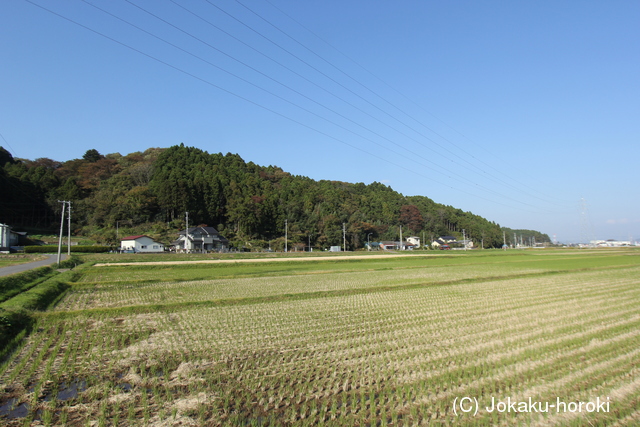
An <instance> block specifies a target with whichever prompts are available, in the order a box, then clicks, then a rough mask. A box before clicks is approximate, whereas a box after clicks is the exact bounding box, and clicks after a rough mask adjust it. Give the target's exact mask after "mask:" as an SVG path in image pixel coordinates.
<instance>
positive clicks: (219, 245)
mask: <svg viewBox="0 0 640 427" xmlns="http://www.w3.org/2000/svg"><path fill="white" fill-rule="evenodd" d="M172 245H173V246H174V247H175V249H176V251H178V252H207V251H226V250H227V249H229V241H228V240H227V239H225V238H224V237H222V236H221V235H220V233H218V230H216V229H215V228H213V227H208V226H198V227H189V229H188V230H184V231H181V232H180V234H179V237H178V240H176V241H175V242H173V243H172Z"/></svg>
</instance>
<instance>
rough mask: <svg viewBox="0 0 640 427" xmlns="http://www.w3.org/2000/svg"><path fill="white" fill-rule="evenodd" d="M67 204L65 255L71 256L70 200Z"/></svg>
mask: <svg viewBox="0 0 640 427" xmlns="http://www.w3.org/2000/svg"><path fill="white" fill-rule="evenodd" d="M67 203H68V204H69V211H68V212H67V228H68V230H67V232H68V235H67V256H68V257H71V202H70V201H68V202H67Z"/></svg>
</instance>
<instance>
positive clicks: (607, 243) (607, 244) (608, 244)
mask: <svg viewBox="0 0 640 427" xmlns="http://www.w3.org/2000/svg"><path fill="white" fill-rule="evenodd" d="M590 246H596V247H599V248H620V247H623V246H638V242H634V241H631V240H614V239H609V240H592V241H591V245H590Z"/></svg>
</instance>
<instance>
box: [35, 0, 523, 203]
mask: <svg viewBox="0 0 640 427" xmlns="http://www.w3.org/2000/svg"><path fill="white" fill-rule="evenodd" d="M25 1H27V2H28V3H30V4H33V5H34V6H37V7H39V8H41V9H43V10H45V11H47V12H50V13H52V14H54V15H56V16H58V17H60V18H62V19H65V20H67V21H69V22H71V23H74V24H76V25H78V26H80V27H82V28H85V29H87V30H89V31H91V32H93V33H95V34H98V35H100V36H102V37H105V38H107V39H109V40H111V41H113V42H115V43H118V44H120V45H122V46H124V47H127V48H128V49H131V50H133V51H135V52H137V53H139V54H142V55H144V56H146V57H148V58H150V59H152V60H154V61H157V62H159V63H161V64H163V65H165V66H168V67H170V68H172V69H174V70H176V71H179V72H181V73H184V74H185V75H188V76H190V77H192V78H195V79H197V80H199V81H201V82H204V83H206V84H208V85H210V86H212V87H214V88H217V89H218V90H221V91H223V92H225V93H228V94H230V95H232V96H235V97H237V98H239V99H242V100H244V101H246V102H249V103H251V104H253V105H255V106H258V107H260V108H262V109H265V110H267V111H269V112H271V113H273V114H276V115H278V116H280V117H283V118H285V119H287V120H290V121H292V122H294V123H297V124H298V125H301V126H303V127H306V128H308V129H310V130H313V131H315V132H317V133H319V134H321V135H323V136H326V137H328V138H330V139H333V140H335V141H338V142H340V143H343V144H345V145H347V146H349V147H351V148H354V149H356V150H359V151H361V152H364V153H366V154H368V155H370V156H372V157H375V158H378V159H380V160H382V161H384V162H386V163H389V164H391V165H393V166H396V167H398V168H401V169H404V170H407V171H410V172H412V173H415V174H417V175H418V176H421V177H423V178H426V179H428V180H430V181H433V182H436V183H438V184H440V185H443V186H445V187H448V188H451V189H454V190H457V191H460V192H462V193H465V194H468V195H472V196H475V197H479V198H481V199H484V200H488V201H490V202H492V203H498V202H495V201H492V200H490V199H487V198H484V197H481V196H479V195H477V194H473V193H468V192H466V191H464V190H461V189H458V188H455V187H453V186H451V185H448V184H445V183H443V182H440V181H438V180H436V179H433V178H432V177H429V176H426V175H424V174H421V173H419V172H416V171H413V170H411V169H409V168H407V167H405V166H402V165H398V164H396V163H394V162H391V161H390V160H389V159H386V158H383V157H380V156H378V155H376V154H373V153H371V152H369V151H367V150H364V149H362V148H360V147H357V146H355V145H353V144H350V143H348V142H346V141H344V140H343V139H340V138H337V137H335V136H332V135H330V134H328V133H327V132H325V131H322V130H320V129H317V128H314V127H313V126H310V125H308V124H305V123H303V122H301V121H300V120H296V119H294V118H292V117H290V116H287V115H285V114H283V113H280V112H278V111H275V110H274V109H273V108H270V107H267V106H265V105H263V104H260V103H258V102H255V101H253V100H251V99H249V98H247V97H244V96H241V95H239V94H237V93H234V92H232V91H230V90H228V89H226V88H224V87H221V86H220V85H217V84H214V83H212V82H211V81H209V80H207V79H204V78H202V77H199V76H197V75H195V74H193V73H191V72H189V71H186V70H184V69H182V68H180V67H177V66H175V65H172V64H170V63H168V62H167V61H164V60H162V59H159V58H157V57H155V56H153V55H150V54H148V53H145V52H144V51H142V50H140V49H137V48H135V47H133V46H130V45H128V44H126V43H124V42H121V41H119V40H117V39H114V38H113V37H110V36H108V35H106V34H104V33H101V32H99V31H96V30H94V29H92V28H90V27H88V26H86V25H84V24H81V23H79V22H77V21H74V20H72V19H70V18H67V17H65V16H63V15H61V14H59V13H56V12H54V11H52V10H50V9H48V8H46V7H43V6H41V5H39V4H36V3H34V2H33V1H31V0H25ZM127 1H128V0H127ZM128 3H130V4H132V5H134V6H136V7H138V8H140V7H139V6H137V5H135V4H133V3H132V2H130V1H128ZM88 4H90V3H88ZM92 6H93V5H92ZM143 10H144V9H143ZM112 16H114V15H112ZM118 19H120V18H118ZM159 19H161V18H159ZM161 20H162V19H161ZM163 21H164V22H166V23H167V24H169V25H171V26H173V27H174V28H176V29H179V28H178V27H176V26H174V25H173V24H170V23H169V22H167V21H166V20H163ZM125 22H126V21H125ZM137 28H139V27H137ZM179 30H180V31H182V32H185V31H184V30H181V29H179ZM143 31H145V30H143ZM145 32H146V31H145ZM147 33H148V32H147ZM185 33H187V32H185ZM148 34H150V33H148ZM187 34H188V33H187ZM154 37H157V36H154ZM161 40H162V39H161ZM165 42H166V41H165ZM167 43H169V42H167ZM204 43H205V44H207V45H208V46H209V47H211V48H213V49H216V50H217V51H220V50H219V49H217V48H215V47H214V46H211V45H210V44H208V43H206V42H204ZM169 44H171V43H169ZM171 45H172V46H174V47H176V48H178V49H180V50H182V51H183V52H186V53H189V52H187V51H186V50H184V49H182V48H179V47H177V46H176V45H174V44H171ZM189 54H191V53H189ZM191 55H193V54H191ZM193 56H196V57H198V56H197V55H193ZM198 58H199V59H201V60H204V59H202V58H200V57H198ZM233 59H234V60H235V58H233ZM204 61H205V62H207V63H209V64H210V65H212V66H216V65H215V64H213V63H210V62H209V61H206V60H204ZM216 67H217V66H216ZM217 68H220V67H217ZM250 68H251V69H253V70H254V71H256V72H259V73H261V72H260V71H259V70H256V69H255V68H253V67H250ZM223 71H225V72H227V71H226V70H223ZM231 74H232V75H234V76H235V77H238V78H240V77H239V76H237V75H235V74H233V73H231ZM261 74H262V75H265V74H264V73H261ZM242 80H243V81H245V82H247V83H249V84H252V85H253V86H255V87H258V88H259V89H261V90H265V89H264V88H261V87H259V86H257V85H255V84H253V83H251V82H249V81H247V80H246V79H242ZM292 90H293V89H292ZM265 91H266V90H265ZM267 93H270V94H271V95H273V96H276V97H278V98H279V99H282V100H284V101H286V102H290V103H291V101H288V100H286V99H284V98H282V97H280V96H279V95H277V94H274V93H273V92H269V91H267ZM294 105H295V104H294ZM298 107H299V108H302V109H303V110H304V111H306V112H308V113H310V114H314V115H315V116H317V117H320V118H322V119H323V120H328V119H326V118H324V117H322V116H319V115H317V114H316V113H313V112H311V111H310V110H308V109H305V108H304V107H300V106H298ZM336 114H338V113H336ZM334 124H335V123H334ZM335 125H337V124H335ZM337 126H339V125H337ZM342 128H343V129H345V130H347V131H349V132H351V133H354V134H356V135H358V134H357V133H355V132H353V131H351V130H349V129H347V128H344V127H342ZM359 136H360V137H362V136H361V135H359ZM363 138H364V137H363ZM365 139H367V138H365ZM367 140H368V141H370V142H373V143H376V142H375V141H373V140H370V139H367ZM376 144H377V143H376ZM378 145H379V144H378ZM383 148H386V149H389V148H388V147H383ZM391 151H392V152H394V151H393V150H391ZM394 153H395V152H394ZM396 154H399V153H396ZM487 191H490V192H493V191H492V190H488V189H487ZM493 193H495V194H498V195H499V196H501V197H505V198H507V199H511V200H513V201H516V202H518V201H517V200H515V199H512V198H510V197H508V196H504V195H500V194H499V193H496V192H493ZM518 203H522V202H518ZM498 204H501V205H504V204H502V203H498ZM525 204H526V203H525ZM504 206H507V205H504ZM530 206H532V207H533V205H530Z"/></svg>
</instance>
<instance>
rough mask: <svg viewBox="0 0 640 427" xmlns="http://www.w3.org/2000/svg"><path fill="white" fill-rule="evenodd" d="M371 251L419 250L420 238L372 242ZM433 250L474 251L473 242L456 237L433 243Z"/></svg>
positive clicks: (448, 237)
mask: <svg viewBox="0 0 640 427" xmlns="http://www.w3.org/2000/svg"><path fill="white" fill-rule="evenodd" d="M369 246H370V249H382V250H385V251H411V250H413V249H419V248H420V247H421V246H420V237H417V236H411V237H407V239H406V240H405V241H384V242H371V243H370V244H369ZM425 246H426V245H425ZM431 248H432V249H465V248H466V249H472V248H473V242H472V241H471V240H469V239H467V240H458V239H456V238H455V237H454V236H440V237H438V238H437V239H436V240H434V241H433V242H431Z"/></svg>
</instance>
